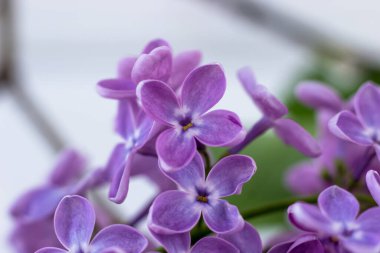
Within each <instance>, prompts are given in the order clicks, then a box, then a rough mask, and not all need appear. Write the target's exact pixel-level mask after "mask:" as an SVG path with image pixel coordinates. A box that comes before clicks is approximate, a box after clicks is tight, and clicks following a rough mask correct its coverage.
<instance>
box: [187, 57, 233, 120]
mask: <svg viewBox="0 0 380 253" xmlns="http://www.w3.org/2000/svg"><path fill="white" fill-rule="evenodd" d="M225 90H226V77H225V76H224V71H223V69H222V67H221V66H220V65H217V64H210V65H203V66H201V67H198V68H196V69H194V70H193V71H192V72H191V73H190V74H189V75H188V76H187V77H186V79H185V81H184V83H183V87H182V92H181V98H182V104H183V106H184V108H188V109H189V110H190V111H191V112H192V113H193V114H194V115H201V114H203V113H205V112H206V111H208V110H209V109H210V108H211V107H213V106H214V105H215V104H216V103H218V102H219V100H220V99H221V98H222V97H223V95H224V92H225Z"/></svg>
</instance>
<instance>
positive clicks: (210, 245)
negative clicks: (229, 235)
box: [190, 237, 239, 253]
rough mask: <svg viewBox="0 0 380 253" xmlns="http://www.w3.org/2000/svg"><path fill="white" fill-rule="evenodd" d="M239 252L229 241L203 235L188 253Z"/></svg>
mask: <svg viewBox="0 0 380 253" xmlns="http://www.w3.org/2000/svg"><path fill="white" fill-rule="evenodd" d="M216 252H217V253H239V250H238V249H237V248H236V247H235V246H234V245H232V244H231V243H229V242H227V241H225V240H223V239H220V238H217V237H205V238H202V239H201V240H199V241H198V242H197V243H196V244H195V245H194V247H193V248H192V249H191V251H190V253H216Z"/></svg>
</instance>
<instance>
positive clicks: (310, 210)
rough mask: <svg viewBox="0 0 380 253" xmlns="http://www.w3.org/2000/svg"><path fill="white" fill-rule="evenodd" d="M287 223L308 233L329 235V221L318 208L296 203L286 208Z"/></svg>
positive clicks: (330, 230)
mask: <svg viewBox="0 0 380 253" xmlns="http://www.w3.org/2000/svg"><path fill="white" fill-rule="evenodd" d="M288 216H289V221H290V222H291V223H292V224H293V225H294V226H296V227H297V228H299V229H301V230H304V231H308V232H324V233H328V234H329V233H331V232H332V229H331V224H330V221H329V220H328V219H327V218H326V217H325V216H323V214H322V213H321V211H320V210H319V208H318V207H316V206H314V205H310V204H306V203H300V202H297V203H295V204H293V205H291V206H289V208H288Z"/></svg>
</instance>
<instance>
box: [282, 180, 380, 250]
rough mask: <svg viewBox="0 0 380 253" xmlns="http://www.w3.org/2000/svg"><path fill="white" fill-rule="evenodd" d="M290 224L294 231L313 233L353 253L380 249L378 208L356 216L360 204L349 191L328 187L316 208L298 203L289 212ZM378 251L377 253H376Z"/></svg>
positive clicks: (379, 210)
mask: <svg viewBox="0 0 380 253" xmlns="http://www.w3.org/2000/svg"><path fill="white" fill-rule="evenodd" d="M288 214H289V220H290V221H291V222H292V224H293V225H295V226H296V227H297V228H299V229H301V230H303V231H306V232H311V233H316V234H318V236H319V237H320V238H321V239H323V238H330V239H331V240H333V241H336V242H339V244H340V245H341V246H342V247H343V248H345V249H347V250H351V251H353V252H361V253H365V252H377V251H378V250H379V249H380V243H379V239H380V208H378V207H374V208H370V209H368V210H366V211H365V212H364V213H362V214H361V215H359V217H357V216H358V214H359V202H358V201H357V199H356V198H355V197H354V196H353V195H352V194H351V193H349V192H348V191H346V190H344V189H342V188H340V187H338V186H331V187H329V188H327V189H326V190H324V191H323V192H322V193H321V194H320V195H319V197H318V206H315V205H311V204H306V203H301V202H297V203H295V204H293V205H291V206H290V207H289V209H288ZM376 250H377V251H376Z"/></svg>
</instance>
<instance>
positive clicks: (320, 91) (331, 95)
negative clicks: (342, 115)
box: [296, 81, 345, 113]
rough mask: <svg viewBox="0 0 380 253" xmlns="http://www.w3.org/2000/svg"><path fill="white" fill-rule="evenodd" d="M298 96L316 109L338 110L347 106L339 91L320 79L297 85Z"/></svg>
mask: <svg viewBox="0 0 380 253" xmlns="http://www.w3.org/2000/svg"><path fill="white" fill-rule="evenodd" d="M296 96H297V98H298V99H299V100H300V101H301V102H302V103H304V104H305V105H308V106H310V107H312V108H314V109H317V110H328V111H332V112H335V113H336V112H338V111H340V110H342V109H343V108H344V107H345V103H344V102H343V101H342V99H341V98H340V97H339V95H338V94H337V92H336V91H335V90H334V89H332V88H330V87H329V86H327V85H326V84H323V83H320V82H318V81H304V82H302V83H300V84H299V85H298V86H297V87H296Z"/></svg>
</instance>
